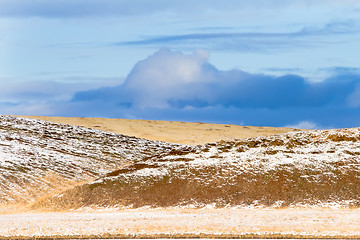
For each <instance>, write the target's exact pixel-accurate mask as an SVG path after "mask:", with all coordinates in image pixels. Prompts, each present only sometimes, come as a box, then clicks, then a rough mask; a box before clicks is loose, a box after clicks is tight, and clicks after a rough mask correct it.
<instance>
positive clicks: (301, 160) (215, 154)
mask: <svg viewBox="0 0 360 240" xmlns="http://www.w3.org/2000/svg"><path fill="white" fill-rule="evenodd" d="M208 204H211V205H214V206H218V207H224V206H250V205H256V206H298V205H302V206H304V205H309V204H310V205H313V204H315V205H318V204H337V205H342V206H360V130H359V129H358V128H354V129H339V130H322V131H315V130H314V131H305V132H296V133H295V132H294V133H287V134H280V135H274V136H270V137H258V138H249V139H245V140H237V141H221V142H218V143H212V144H207V145H204V146H198V147H193V148H189V147H183V148H178V149H173V150H172V151H169V152H167V153H160V154H157V155H154V156H152V157H147V158H144V159H143V160H142V161H139V162H137V163H135V164H132V165H129V166H126V167H122V168H119V169H118V170H116V171H113V172H111V173H109V174H107V176H105V177H101V178H99V179H98V180H97V181H94V182H92V183H88V184H84V185H81V186H78V187H75V188H73V189H70V190H68V191H66V192H64V193H63V194H61V195H58V196H55V197H52V198H49V199H46V200H44V201H42V202H41V203H39V204H38V206H46V207H50V208H62V209H69V208H81V207H88V206H102V207H108V206H112V207H114V206H130V207H141V206H154V207H169V206H179V205H180V206H181V205H186V206H204V205H208Z"/></svg>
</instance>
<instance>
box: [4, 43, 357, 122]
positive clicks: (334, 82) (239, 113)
mask: <svg viewBox="0 0 360 240" xmlns="http://www.w3.org/2000/svg"><path fill="white" fill-rule="evenodd" d="M330 72H331V76H330V77H328V78H326V79H323V81H318V82H311V81H308V80H307V79H306V78H304V77H302V76H299V75H282V76H275V75H265V74H253V73H249V72H245V71H242V70H240V69H233V70H226V71H225V70H219V69H217V68H216V67H215V66H214V65H212V64H211V63H210V62H209V55H208V53H206V52H204V51H201V50H198V51H194V52H193V53H191V54H184V53H182V52H177V51H171V50H169V49H160V50H159V51H157V52H155V53H154V54H153V55H151V56H149V57H148V58H146V59H144V60H142V61H139V62H138V63H137V64H136V65H135V66H134V67H133V69H132V70H131V72H130V73H129V75H128V76H127V77H126V79H125V81H120V80H119V84H118V85H110V86H107V87H94V86H92V87H91V88H90V87H89V88H87V87H86V86H85V85H84V84H82V85H77V86H76V87H74V85H72V90H71V91H70V90H67V91H62V90H61V89H62V88H66V86H67V85H66V84H62V85H58V84H57V85H54V86H56V87H54V86H53V85H49V86H48V88H46V89H47V90H46V89H45V90H46V91H45V90H43V91H40V90H39V89H43V88H41V86H38V85H36V86H33V88H30V87H26V89H23V90H21V89H20V90H21V91H20V90H19V89H17V91H13V90H11V88H10V87H7V90H6V89H5V90H4V91H0V92H2V96H1V97H0V110H1V111H2V113H7V114H31V115H37V114H39V115H58V116H83V117H111V118H142V119H160V120H180V121H202V122H216V123H234V124H242V125H258V126H259V125H263V126H293V127H307V128H330V127H355V126H359V120H358V119H360V72H359V69H356V68H352V69H347V68H333V69H331V71H330ZM59 86H62V87H59ZM69 86H70V85H69ZM9 89H10V90H9ZM86 89H91V90H86ZM25 93H26V94H25ZM39 93H41V94H39ZM19 94H20V95H22V96H19ZM24 94H25V95H24ZM34 96H36V97H34ZM19 99H21V101H20V100H19Z"/></svg>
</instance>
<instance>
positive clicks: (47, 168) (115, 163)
mask: <svg viewBox="0 0 360 240" xmlns="http://www.w3.org/2000/svg"><path fill="white" fill-rule="evenodd" d="M178 147H181V146H179V145H175V144H168V143H163V142H156V141H149V140H145V139H139V138H135V137H128V136H123V135H120V134H114V133H108V132H104V131H100V130H93V129H88V128H82V127H76V126H70V125H63V124H55V123H50V122H45V121H41V120H34V119H25V118H19V117H13V116H3V115H0V205H4V204H18V203H29V202H31V201H33V200H34V199H37V198H41V197H44V196H47V195H49V194H51V193H54V191H55V192H58V191H60V190H64V189H66V188H68V187H70V186H74V185H77V184H79V183H81V182H84V181H85V182H88V181H90V180H92V179H94V178H98V177H100V176H102V175H104V174H106V173H108V172H111V171H114V169H118V168H122V167H124V166H127V165H129V164H134V163H135V162H137V161H140V160H142V159H143V158H145V157H150V156H152V155H154V154H159V153H165V152H169V151H170V150H172V149H174V148H175V149H176V148H178Z"/></svg>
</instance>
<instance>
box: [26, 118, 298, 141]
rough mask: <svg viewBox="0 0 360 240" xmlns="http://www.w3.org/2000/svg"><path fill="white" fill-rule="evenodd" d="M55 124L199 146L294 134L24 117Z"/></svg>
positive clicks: (198, 125)
mask: <svg viewBox="0 0 360 240" xmlns="http://www.w3.org/2000/svg"><path fill="white" fill-rule="evenodd" d="M24 117H27V118H34V119H40V120H45V121H50V122H55V123H62V124H70V125H76V126H83V127H87V128H95V129H100V130H104V131H108V132H114V133H120V134H124V135H128V136H135V137H139V138H145V139H149V140H158V141H164V142H172V143H179V144H189V145H198V144H205V143H208V142H217V141H220V140H232V139H242V138H249V137H257V136H268V135H273V134H278V133H285V132H290V131H295V130H297V129H293V128H275V127H250V126H238V125H226V124H210V123H192V122H176V121H155V120H128V119H109V118H81V117H45V116H24Z"/></svg>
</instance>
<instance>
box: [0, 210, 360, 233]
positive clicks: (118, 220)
mask: <svg viewBox="0 0 360 240" xmlns="http://www.w3.org/2000/svg"><path fill="white" fill-rule="evenodd" d="M0 223H1V224H0V238H6V237H13V238H14V237H19V236H22V237H46V236H47V237H61V236H63V237H65V236H68V237H71V236H73V237H79V236H80V237H84V238H86V237H94V236H95V237H96V236H98V237H99V238H101V237H111V236H113V237H116V236H118V237H124V236H128V237H141V236H149V237H159V236H160V237H161V236H163V237H170V236H181V235H183V236H190V237H191V236H193V237H196V236H200V237H201V236H202V237H214V236H219V235H221V236H225V237H226V236H229V237H230V236H238V237H241V236H242V237H246V236H252V237H254V236H256V235H258V236H259V237H261V236H283V237H290V238H291V237H304V238H306V237H319V238H321V237H347V238H354V237H359V236H360V209H349V208H337V209H331V208H289V209H274V208H261V209H256V208H254V209H145V208H142V209H136V210H118V211H113V210H106V211H85V212H84V211H83V212H79V211H76V212H53V213H21V214H3V215H0Z"/></svg>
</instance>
